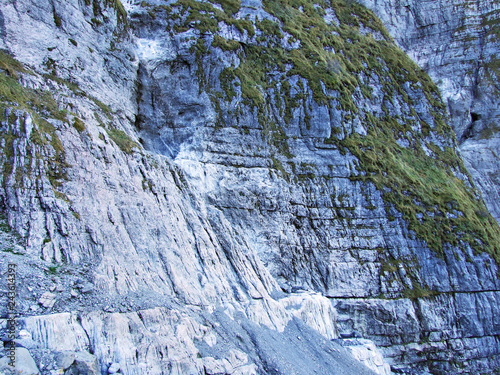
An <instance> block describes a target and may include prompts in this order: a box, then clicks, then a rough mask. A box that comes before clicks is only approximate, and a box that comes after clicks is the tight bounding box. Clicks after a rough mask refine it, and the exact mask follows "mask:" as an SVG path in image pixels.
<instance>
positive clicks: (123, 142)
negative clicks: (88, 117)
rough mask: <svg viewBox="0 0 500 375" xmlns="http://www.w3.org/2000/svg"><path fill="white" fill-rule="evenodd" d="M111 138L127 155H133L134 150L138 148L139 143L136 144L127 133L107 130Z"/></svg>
mask: <svg viewBox="0 0 500 375" xmlns="http://www.w3.org/2000/svg"><path fill="white" fill-rule="evenodd" d="M106 132H107V133H108V135H109V137H110V138H111V139H112V140H113V142H115V143H116V145H117V146H118V147H119V148H120V149H121V150H122V151H123V152H125V153H127V154H131V153H132V151H133V149H134V148H138V147H139V145H138V144H137V142H134V141H133V140H132V138H130V137H129V136H128V135H127V133H125V132H124V131H123V130H119V129H106Z"/></svg>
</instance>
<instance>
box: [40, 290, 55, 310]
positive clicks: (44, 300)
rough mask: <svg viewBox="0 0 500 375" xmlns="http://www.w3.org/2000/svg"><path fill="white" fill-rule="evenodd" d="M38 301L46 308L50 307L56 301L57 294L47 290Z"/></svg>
mask: <svg viewBox="0 0 500 375" xmlns="http://www.w3.org/2000/svg"><path fill="white" fill-rule="evenodd" d="M38 303H39V304H40V305H42V306H43V307H45V308H46V309H50V308H52V306H54V304H55V303H56V295H55V294H53V293H50V292H45V293H43V294H42V296H41V297H40V299H39V300H38Z"/></svg>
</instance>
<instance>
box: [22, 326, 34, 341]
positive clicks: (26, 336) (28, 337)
mask: <svg viewBox="0 0 500 375" xmlns="http://www.w3.org/2000/svg"><path fill="white" fill-rule="evenodd" d="M19 338H21V339H26V340H31V339H32V337H31V333H29V332H28V331H27V330H25V329H22V330H20V331H19Z"/></svg>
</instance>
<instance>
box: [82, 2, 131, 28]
mask: <svg viewBox="0 0 500 375" xmlns="http://www.w3.org/2000/svg"><path fill="white" fill-rule="evenodd" d="M85 5H87V6H90V5H92V10H93V12H94V17H96V18H93V19H92V20H93V21H94V22H93V23H94V24H100V23H102V21H100V20H98V19H97V17H102V16H103V14H102V7H106V8H113V9H115V11H116V16H117V18H118V22H119V23H122V24H126V23H127V11H126V10H125V7H124V6H123V4H122V2H121V1H120V0H85ZM95 21H97V22H95Z"/></svg>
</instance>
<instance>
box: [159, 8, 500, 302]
mask: <svg viewBox="0 0 500 375" xmlns="http://www.w3.org/2000/svg"><path fill="white" fill-rule="evenodd" d="M214 3H215V2H214ZM262 3H263V6H264V8H265V10H266V11H267V12H268V13H269V14H271V15H272V16H274V17H275V20H276V21H271V20H261V21H255V24H250V25H248V24H245V23H244V22H245V21H247V20H241V19H235V18H234V17H233V14H234V13H233V12H234V9H236V6H234V7H233V8H231V7H228V6H227V5H226V6H224V4H221V6H222V7H223V11H221V10H219V9H216V8H215V7H214V6H213V5H212V4H211V3H210V2H197V1H194V0H179V1H178V2H177V3H175V4H172V5H171V6H172V9H177V11H176V12H174V15H173V16H171V18H170V19H171V20H172V22H173V23H172V25H173V26H172V32H182V31H185V30H187V29H188V28H196V29H198V30H199V31H200V32H202V33H210V34H215V37H214V38H213V42H212V44H211V45H207V44H206V43H205V42H203V41H201V42H200V40H198V43H197V44H196V46H193V49H194V50H195V51H193V52H196V57H197V59H198V61H199V69H198V70H199V72H198V74H199V77H200V81H201V82H202V86H203V87H201V88H200V90H201V89H205V90H207V89H210V90H207V92H209V93H210V95H211V97H212V100H213V102H214V107H215V109H216V110H217V111H218V112H221V111H222V110H221V108H222V107H223V105H222V104H221V103H222V100H223V99H225V100H227V101H231V100H232V99H233V98H234V97H235V96H238V95H241V98H242V102H241V105H240V109H239V110H240V113H242V112H243V111H246V110H248V107H253V108H254V109H255V108H256V109H257V113H258V118H259V122H260V123H261V125H262V128H263V136H264V137H265V138H266V139H267V140H268V143H269V144H270V145H272V146H273V147H272V150H271V153H270V159H271V163H272V165H273V168H274V169H276V170H277V171H279V172H280V173H281V174H282V176H284V177H285V178H286V177H287V176H288V173H287V171H286V170H285V168H284V164H283V160H285V157H287V158H290V157H293V155H291V153H290V151H289V149H288V141H287V137H286V134H285V132H284V130H283V127H284V126H285V125H286V123H289V122H290V121H291V120H292V116H293V113H295V112H294V109H295V108H300V107H302V108H303V111H302V118H303V121H304V123H305V125H306V128H307V129H308V128H309V115H308V113H310V110H311V108H310V105H309V104H308V103H307V100H308V98H309V97H310V95H311V94H312V97H313V99H314V100H315V101H316V103H317V104H319V105H326V106H328V107H330V108H336V109H337V110H340V111H341V112H340V113H341V116H342V121H343V123H345V124H350V123H352V121H353V120H356V119H357V120H361V122H362V124H363V126H364V127H365V129H366V130H367V134H366V135H365V136H362V135H359V134H356V133H352V134H351V131H350V130H349V131H348V129H339V128H335V129H332V131H331V134H332V135H331V137H330V138H328V139H325V140H324V141H325V143H331V144H335V145H336V146H337V147H339V149H340V151H341V152H343V153H344V154H345V153H346V152H347V151H349V152H351V153H352V154H353V155H355V156H356V157H357V158H358V164H359V165H358V167H359V168H358V169H359V171H360V172H361V174H360V175H359V176H356V177H354V178H359V179H363V180H365V181H371V182H373V183H374V184H375V185H376V187H377V188H378V189H379V190H380V191H382V192H383V196H384V199H385V201H386V202H387V203H388V204H387V207H388V210H389V209H390V207H394V208H396V209H397V210H398V211H399V212H401V213H402V215H403V218H404V219H405V220H407V222H408V223H409V226H410V229H412V230H414V231H415V233H416V234H417V236H418V237H419V238H421V239H423V240H425V241H426V242H427V244H428V246H429V247H430V248H432V249H434V250H435V251H437V252H438V253H440V254H441V253H442V251H443V247H444V246H445V245H446V244H451V245H454V246H465V244H466V243H469V244H470V245H471V246H472V247H473V248H474V249H475V250H477V251H486V252H487V253H489V254H491V255H492V256H493V257H494V258H495V259H496V260H497V262H498V263H499V264H500V248H499V247H500V229H499V227H498V224H497V223H496V222H495V221H494V219H493V218H492V217H491V216H490V215H489V214H488V212H487V210H486V208H485V206H484V204H483V202H482V200H481V199H480V196H479V194H478V193H477V191H475V190H474V189H473V188H471V187H470V185H469V184H467V183H465V182H464V181H462V180H460V179H458V178H457V177H456V174H457V173H459V172H460V173H462V174H465V175H467V172H466V170H465V168H464V167H463V165H462V163H461V161H460V159H459V157H458V156H457V155H456V153H455V151H454V150H453V149H452V148H446V149H445V150H441V149H440V148H439V147H437V146H436V147H433V145H432V143H431V141H430V139H431V137H429V136H430V135H431V132H432V136H433V138H437V139H439V140H440V141H437V142H442V143H444V144H447V145H448V146H450V147H452V146H453V139H454V135H453V131H452V129H451V128H450V126H449V125H448V124H447V123H446V111H445V105H444V104H443V102H442V100H441V97H440V94H439V91H438V89H437V87H436V85H435V84H434V83H433V82H432V80H431V79H430V78H429V76H428V75H427V74H426V73H425V72H424V71H422V70H421V69H420V68H419V67H418V66H417V65H416V64H415V63H414V62H413V61H412V60H411V59H410V58H409V57H408V56H407V55H406V54H405V53H404V52H403V51H401V50H400V49H399V48H398V47H397V46H396V45H395V43H394V42H393V41H392V38H391V37H390V36H389V34H388V33H387V31H386V30H385V28H384V27H383V25H382V23H381V21H380V20H379V19H378V18H377V17H375V16H374V14H373V13H372V12H371V11H370V10H368V9H367V8H365V7H363V6H362V5H360V4H358V3H357V2H353V1H345V0H329V1H326V0H325V1H323V0H313V1H306V0H272V1H271V0H263V2H262ZM327 9H329V11H330V12H331V13H332V14H333V15H334V16H333V17H331V19H332V20H335V21H332V22H330V23H329V22H327V21H326V19H325V15H326V10H327ZM167 17H168V15H167ZM337 21H338V22H337ZM220 22H224V23H226V24H227V25H234V26H236V27H237V28H238V29H240V31H242V32H243V30H248V31H249V30H252V29H253V30H254V31H255V32H254V33H250V32H249V33H248V35H249V36H250V38H249V39H247V40H246V41H245V42H244V43H243V42H241V43H240V42H238V41H235V40H226V39H224V38H222V37H221V36H220V35H217V32H218V31H219V26H218V25H219V23H220ZM247 22H249V21H247ZM211 48H212V49H214V48H220V49H221V50H222V51H224V52H225V53H233V54H237V56H238V57H239V59H240V62H239V64H238V65H237V66H236V65H233V66H230V67H227V68H226V69H225V70H224V71H223V72H222V74H221V76H220V82H221V89H222V91H223V92H224V94H225V95H224V94H223V93H220V92H218V91H217V90H218V89H216V88H213V87H207V86H206V85H207V82H208V80H206V79H205V75H204V72H203V71H202V65H201V60H202V59H203V58H204V57H205V56H208V55H209V54H210V53H211V50H210V49H211ZM490 65H491V68H490V71H491V72H492V75H494V74H495V71H496V68H497V67H496V65H495V62H493V63H492V64H490ZM297 78H298V79H297ZM373 80H375V81H376V83H375V84H376V85H380V86H381V90H382V95H383V104H382V111H383V112H384V113H383V114H380V115H377V116H375V115H373V114H371V113H366V112H364V111H363V110H361V109H360V108H358V104H359V103H360V102H363V100H370V99H372V95H373V93H372V88H371V87H370V84H371V83H373ZM214 92H215V93H214ZM410 92H415V93H421V94H423V98H422V99H421V103H418V104H420V105H421V106H422V105H423V106H424V107H427V110H428V111H429V112H430V114H431V116H432V118H431V123H427V122H424V121H423V120H422V119H421V118H420V116H419V115H418V114H417V113H416V111H415V109H412V107H414V106H415V104H416V103H413V101H412V99H411V94H410ZM360 96H361V97H360ZM391 105H392V106H395V107H397V106H398V105H402V106H403V107H404V106H406V109H404V108H403V109H402V112H404V113H402V114H401V115H400V116H396V115H394V112H393V111H392V110H390V109H389V108H388V107H390V106H391ZM276 107H278V110H279V113H280V115H279V117H276V116H274V115H272V114H273V113H275V108H276ZM220 117H221V118H222V114H221V115H220ZM219 126H223V124H222V125H219ZM404 144H407V146H403V145H404ZM429 149H431V150H432V151H427V153H426V152H425V151H424V150H429ZM287 164H289V163H287ZM312 176H313V174H311V176H306V178H313V177H312ZM414 289H415V288H414ZM417 289H418V288H416V289H415V290H417ZM412 293H413V292H412ZM415 293H419V294H421V295H425V294H426V293H424V292H422V291H419V290H417V291H416V292H415Z"/></svg>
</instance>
